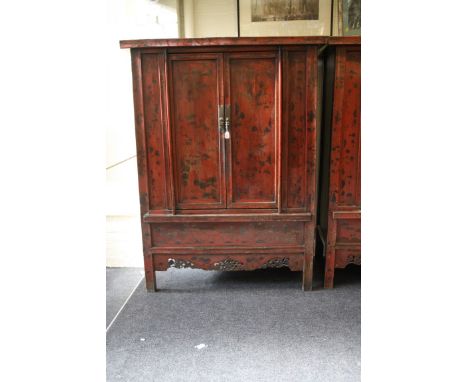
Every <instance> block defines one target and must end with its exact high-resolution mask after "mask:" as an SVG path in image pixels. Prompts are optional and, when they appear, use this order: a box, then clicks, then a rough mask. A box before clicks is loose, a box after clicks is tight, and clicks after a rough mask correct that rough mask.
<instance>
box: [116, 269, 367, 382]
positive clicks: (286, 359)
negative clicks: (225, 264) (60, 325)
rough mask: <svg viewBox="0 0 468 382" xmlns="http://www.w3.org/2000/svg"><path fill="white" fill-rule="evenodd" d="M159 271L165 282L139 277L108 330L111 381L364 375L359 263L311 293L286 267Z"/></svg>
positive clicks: (331, 380) (330, 380)
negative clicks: (151, 288)
mask: <svg viewBox="0 0 468 382" xmlns="http://www.w3.org/2000/svg"><path fill="white" fill-rule="evenodd" d="M157 278H158V287H159V288H161V289H162V290H161V291H159V292H157V293H152V294H149V293H146V291H145V288H144V283H141V284H140V286H139V287H138V289H137V290H136V292H135V294H134V295H133V296H132V298H131V299H130V301H129V302H128V304H127V305H126V307H125V308H124V309H123V310H122V312H121V313H120V315H119V317H118V318H117V319H116V321H115V322H114V324H113V325H112V327H111V328H110V329H109V331H108V333H107V376H108V379H107V380H108V381H134V382H138V381H158V382H160V381H163V382H166V381H168V382H171V381H181V382H190V381H228V382H229V381H258V382H262V381H269V382H271V381H285V382H286V381H288V382H294V381H314V382H315V381H327V382H340V381H347V382H351V381H353V382H354V381H359V380H360V311H361V309H360V270H359V268H349V269H347V270H345V271H339V272H338V274H337V275H336V288H335V289H333V290H324V289H320V290H316V291H313V292H303V291H302V290H301V289H300V286H301V273H300V272H290V271H289V270H287V269H284V270H283V269H279V270H265V271H254V272H214V271H211V272H209V271H201V270H192V269H177V270H174V269H171V270H169V271H167V272H157ZM143 339H144V340H143ZM201 343H204V344H206V345H207V347H206V348H204V349H201V350H198V349H196V348H195V345H198V344H201Z"/></svg>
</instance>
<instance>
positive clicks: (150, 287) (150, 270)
mask: <svg viewBox="0 0 468 382" xmlns="http://www.w3.org/2000/svg"><path fill="white" fill-rule="evenodd" d="M144 263H145V282H146V290H147V291H148V292H156V290H157V289H156V272H155V271H154V267H153V255H152V254H151V253H145V255H144Z"/></svg>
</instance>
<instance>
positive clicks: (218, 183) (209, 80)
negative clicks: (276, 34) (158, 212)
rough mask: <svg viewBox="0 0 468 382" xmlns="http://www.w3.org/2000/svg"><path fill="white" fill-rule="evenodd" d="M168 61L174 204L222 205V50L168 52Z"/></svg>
mask: <svg viewBox="0 0 468 382" xmlns="http://www.w3.org/2000/svg"><path fill="white" fill-rule="evenodd" d="M168 64H169V68H168V71H169V73H168V74H169V91H170V111H171V116H170V117H171V138H172V153H173V162H174V166H173V171H174V186H175V190H174V193H175V202H176V208H177V209H202V208H207V209H210V208H225V207H226V196H225V195H226V189H225V187H226V186H225V176H224V159H223V158H224V142H223V137H222V136H221V134H220V132H219V129H218V105H220V104H223V94H222V90H223V89H222V86H221V84H222V75H223V71H222V54H208V53H206V54H170V55H169V56H168Z"/></svg>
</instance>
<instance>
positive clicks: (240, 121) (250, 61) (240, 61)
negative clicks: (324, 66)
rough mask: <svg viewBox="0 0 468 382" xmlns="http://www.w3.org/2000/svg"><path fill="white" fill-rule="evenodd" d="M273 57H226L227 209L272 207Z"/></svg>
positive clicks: (274, 171) (275, 74)
mask: <svg viewBox="0 0 468 382" xmlns="http://www.w3.org/2000/svg"><path fill="white" fill-rule="evenodd" d="M278 68H279V67H278V52H271V53H267V52H261V53H259V52H256V53H231V54H228V55H227V57H226V77H225V78H226V105H230V108H231V139H229V140H227V141H226V142H227V143H228V150H229V154H230V155H229V156H230V161H229V164H230V168H229V175H230V176H229V178H228V181H229V189H228V201H229V206H230V207H233V208H275V207H277V197H276V183H277V182H276V179H277V161H276V156H277V152H278V150H277V148H276V146H277V136H278V133H277V129H278V126H277V123H276V120H277V115H276V114H277V107H276V98H277V85H276V84H277V77H278V74H279V72H278Z"/></svg>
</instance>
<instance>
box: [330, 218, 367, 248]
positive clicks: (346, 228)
mask: <svg viewBox="0 0 468 382" xmlns="http://www.w3.org/2000/svg"><path fill="white" fill-rule="evenodd" d="M360 243H361V219H338V220H337V221H336V244H360Z"/></svg>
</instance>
